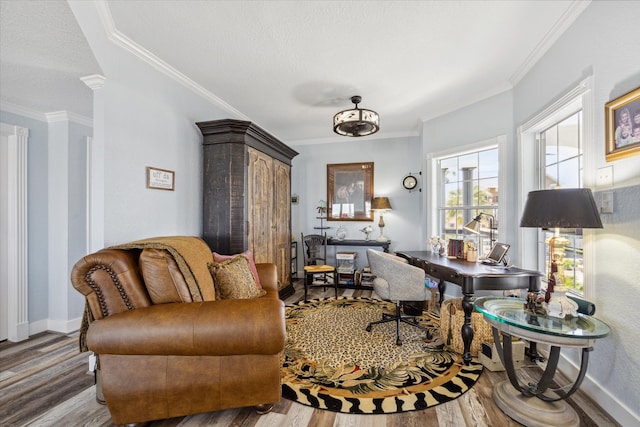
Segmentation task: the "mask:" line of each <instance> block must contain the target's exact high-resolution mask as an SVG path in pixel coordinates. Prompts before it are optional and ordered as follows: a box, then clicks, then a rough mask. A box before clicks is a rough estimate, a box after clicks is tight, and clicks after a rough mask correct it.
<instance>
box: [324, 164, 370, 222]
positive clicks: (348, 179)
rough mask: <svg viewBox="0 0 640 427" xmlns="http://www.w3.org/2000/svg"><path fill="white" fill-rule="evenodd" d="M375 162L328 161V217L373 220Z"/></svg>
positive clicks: (343, 219)
mask: <svg viewBox="0 0 640 427" xmlns="http://www.w3.org/2000/svg"><path fill="white" fill-rule="evenodd" d="M372 201H373V162H368V163H340V164H330V165H327V220H328V221H373V212H372V211H371V202H372Z"/></svg>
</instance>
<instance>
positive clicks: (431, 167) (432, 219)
mask: <svg viewBox="0 0 640 427" xmlns="http://www.w3.org/2000/svg"><path fill="white" fill-rule="evenodd" d="M506 141H507V137H506V135H499V136H496V137H494V138H490V139H486V140H482V141H478V142H474V143H471V144H467V145H463V146H459V147H455V148H451V149H447V150H443V151H439V152H434V153H429V154H427V167H426V169H427V173H426V176H427V177H429V180H430V182H431V183H433V184H432V187H431V189H432V191H429V192H428V196H427V197H426V211H427V212H430V215H428V217H429V218H428V220H427V236H434V235H438V236H440V230H439V228H438V222H439V220H438V215H439V212H440V211H439V209H438V207H439V204H438V200H439V197H440V195H441V189H442V185H443V183H442V177H441V176H440V174H439V173H438V171H439V167H438V161H439V160H440V159H442V158H447V157H452V156H463V155H465V154H470V153H475V152H478V151H483V150H486V149H490V148H496V147H497V149H498V162H499V164H500V168H499V170H498V188H499V190H498V191H499V193H498V194H499V203H498V207H497V210H498V218H506V206H508V204H509V195H508V192H507V191H506V190H505V188H506V180H505V166H504V165H506V164H507V160H506V150H505V146H506ZM505 230H506V225H505V221H504V220H503V221H499V222H498V230H497V233H496V234H497V235H501V236H504V235H505Z"/></svg>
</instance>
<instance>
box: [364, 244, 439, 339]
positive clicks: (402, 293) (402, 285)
mask: <svg viewBox="0 0 640 427" xmlns="http://www.w3.org/2000/svg"><path fill="white" fill-rule="evenodd" d="M367 259H368V261H369V267H370V268H371V272H372V273H373V274H375V275H376V278H375V279H374V280H373V290H374V291H375V293H376V294H378V296H380V298H382V299H385V300H388V301H393V302H395V303H396V312H395V314H393V315H391V314H387V313H383V314H382V320H378V321H376V322H371V323H369V325H368V326H367V328H366V329H367V332H371V327H372V326H373V325H377V324H380V323H387V322H396V345H402V340H401V339H400V323H401V322H404V323H406V324H408V325H411V326H414V327H416V328H418V329H421V330H423V331H424V332H425V333H426V334H427V338H429V339H431V334H430V333H429V331H428V330H427V329H426V328H424V327H422V326H420V325H419V324H418V320H417V319H416V316H407V315H403V314H401V313H400V305H401V303H402V301H425V300H427V299H428V298H427V294H428V293H429V289H428V288H427V287H426V286H425V285H424V270H423V269H421V268H418V267H415V266H413V265H409V264H408V263H407V261H406V260H405V259H403V258H400V257H398V256H395V255H391V254H387V253H384V252H380V251H376V250H373V249H367Z"/></svg>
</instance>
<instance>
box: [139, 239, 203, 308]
mask: <svg viewBox="0 0 640 427" xmlns="http://www.w3.org/2000/svg"><path fill="white" fill-rule="evenodd" d="M139 267H140V272H141V273H142V277H143V278H144V283H145V286H146V287H147V291H148V292H149V296H150V297H151V301H152V302H153V303H154V304H166V303H170V302H192V301H193V299H192V298H191V294H190V293H189V287H188V286H187V283H186V282H185V280H184V276H183V275H182V273H181V272H180V268H179V267H178V264H177V263H176V261H175V260H174V259H173V256H172V255H171V254H170V253H169V252H168V251H166V250H164V249H143V251H142V253H141V254H140V260H139Z"/></svg>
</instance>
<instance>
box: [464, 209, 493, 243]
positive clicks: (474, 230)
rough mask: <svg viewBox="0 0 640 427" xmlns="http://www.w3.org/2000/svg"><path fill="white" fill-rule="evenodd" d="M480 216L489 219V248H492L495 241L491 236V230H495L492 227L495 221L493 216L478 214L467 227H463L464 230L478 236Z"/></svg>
mask: <svg viewBox="0 0 640 427" xmlns="http://www.w3.org/2000/svg"><path fill="white" fill-rule="evenodd" d="M482 215H484V216H488V217H489V239H490V240H491V247H493V244H494V243H495V241H496V239H495V237H494V235H493V230H495V228H494V227H493V224H494V220H495V218H494V217H493V215H491V214H488V213H484V212H480V213H479V214H478V216H477V217H475V218H473V219H472V220H471V221H469V223H468V224H467V225H465V226H464V229H465V230H467V231H470V232H472V233H475V234H480V219H482Z"/></svg>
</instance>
